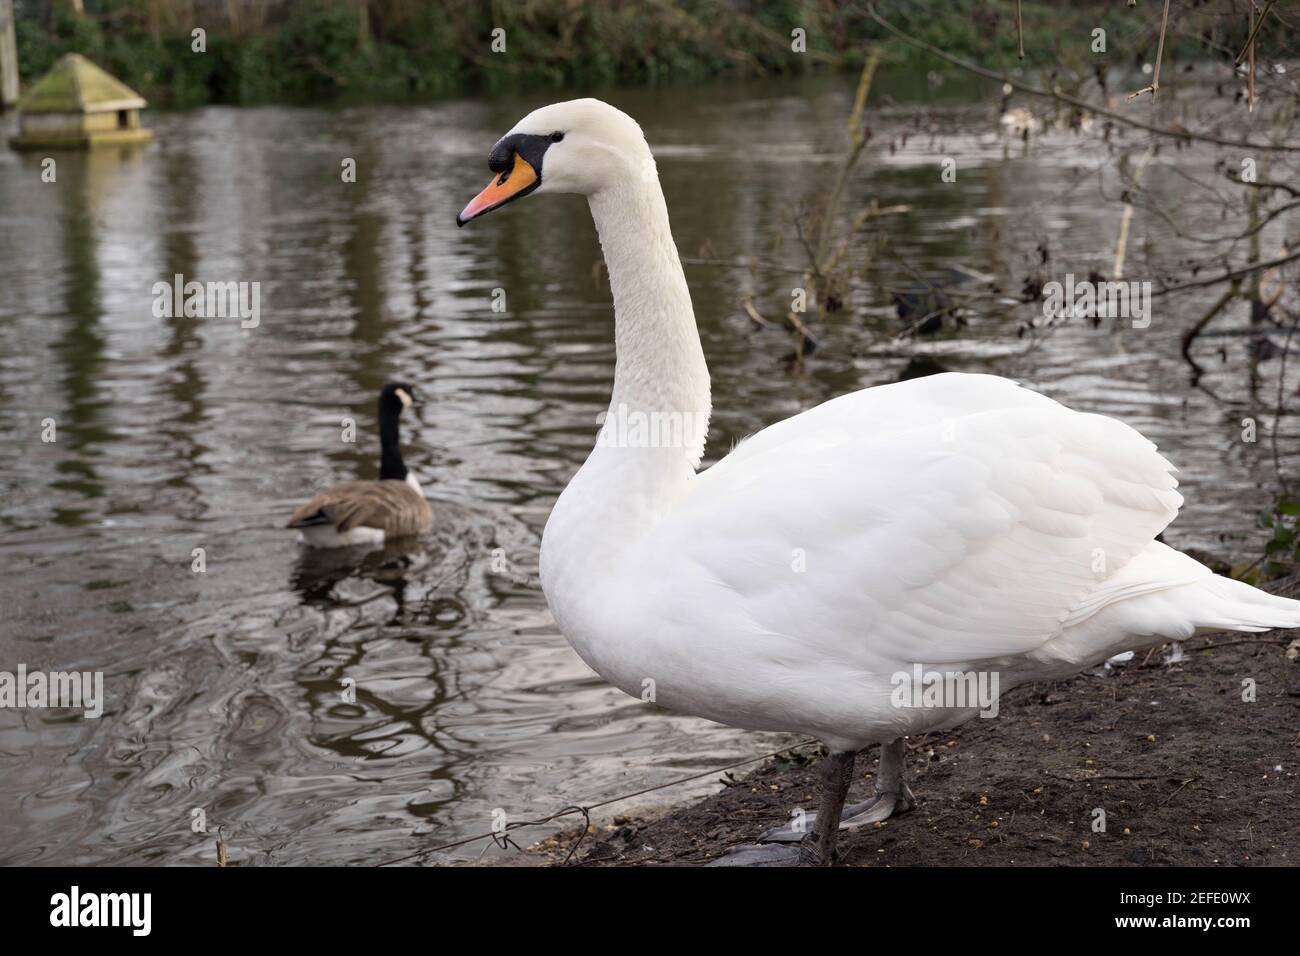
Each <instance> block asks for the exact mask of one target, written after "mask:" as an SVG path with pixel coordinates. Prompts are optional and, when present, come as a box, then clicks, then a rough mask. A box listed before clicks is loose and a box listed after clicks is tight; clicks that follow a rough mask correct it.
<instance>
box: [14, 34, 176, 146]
mask: <svg viewBox="0 0 1300 956" xmlns="http://www.w3.org/2000/svg"><path fill="white" fill-rule="evenodd" d="M144 107H145V101H144V99H143V97H141V96H140V94H139V93H137V92H135V90H133V89H131V88H130V87H129V86H127V85H126V84H125V83H123V82H122V81H121V80H119V79H117V78H116V77H114V76H111V75H109V74H108V73H106V72H104V71H103V70H101V69H100V68H99V67H97V66H96V65H95V64H94V63H91V62H90V61H89V60H87V59H86V58H85V57H84V56H82V55H80V54H79V53H69V54H67V55H66V56H64V57H63V58H62V59H61V60H59V62H58V63H56V64H54V68H53V69H51V70H50V72H48V73H46V74H45V75H44V76H43V77H41V78H40V79H39V80H37V81H36V83H35V84H34V85H33V86H32V87H31V88H30V89H28V90H27V92H26V93H24V94H23V95H22V96H21V97H20V98H19V100H18V135H17V136H16V137H14V138H13V139H12V140H10V141H9V145H10V146H12V147H13V148H14V149H58V148H70V149H86V148H88V147H91V146H101V145H117V144H119V143H140V142H144V141H146V140H148V139H149V138H150V137H151V136H152V135H153V134H152V133H150V132H149V130H147V129H144V128H143V127H142V126H141V125H140V111H141V110H142V109H144Z"/></svg>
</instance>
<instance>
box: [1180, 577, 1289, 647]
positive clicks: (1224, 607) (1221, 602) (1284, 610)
mask: <svg viewBox="0 0 1300 956" xmlns="http://www.w3.org/2000/svg"><path fill="white" fill-rule="evenodd" d="M1195 587H1196V590H1197V591H1198V592H1199V595H1200V599H1199V600H1198V601H1197V605H1196V606H1195V607H1192V608H1189V611H1191V612H1192V623H1193V624H1194V625H1195V626H1196V629H1197V630H1198V631H1246V632H1249V633H1258V632H1260V631H1270V630H1272V629H1274V628H1291V627H1300V601H1293V600H1291V599H1290V598H1284V597H1278V596H1277V595H1276V594H1268V593H1266V592H1264V591H1261V590H1259V588H1253V587H1251V586H1250V585H1249V584H1246V583H1244V582H1242V581H1234V580H1233V579H1232V578H1223V577H1219V576H1218V575H1215V576H1213V577H1210V578H1205V579H1203V580H1201V581H1198V582H1197V584H1196V585H1195Z"/></svg>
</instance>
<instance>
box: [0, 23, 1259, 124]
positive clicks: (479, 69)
mask: <svg viewBox="0 0 1300 956" xmlns="http://www.w3.org/2000/svg"><path fill="white" fill-rule="evenodd" d="M877 6H878V8H879V9H880V11H881V13H882V14H883V15H884V16H886V17H888V18H889V19H890V20H891V21H893V22H895V23H896V24H898V25H900V26H902V27H904V28H905V29H907V30H908V31H909V32H911V33H913V34H914V35H916V36H918V37H920V38H921V39H924V40H926V41H927V42H929V43H931V44H933V45H935V46H938V47H940V48H942V49H944V50H946V51H948V52H949V53H953V54H956V55H959V56H964V57H967V58H970V59H975V60H978V61H979V62H981V63H983V64H985V65H994V66H998V65H1009V64H1012V63H1015V62H1016V29H1015V4H1014V3H1012V2H1005V0H882V2H880V3H878V4H877ZM232 7H233V8H235V9H234V10H233V11H232ZM1023 7H1024V27H1025V48H1026V51H1027V57H1026V60H1025V65H1026V66H1027V67H1029V68H1031V69H1038V68H1050V67H1051V66H1053V65H1056V64H1060V63H1062V62H1065V60H1067V59H1068V57H1067V56H1066V54H1065V52H1064V51H1065V50H1070V51H1075V52H1072V53H1071V54H1069V56H1070V57H1073V58H1075V59H1077V58H1078V55H1079V54H1078V51H1083V52H1084V53H1086V51H1087V44H1088V38H1089V35H1090V32H1091V30H1092V29H1093V28H1094V27H1096V26H1098V25H1103V26H1105V28H1106V30H1107V33H1108V41H1109V45H1110V47H1111V49H1113V50H1115V51H1128V52H1127V53H1124V54H1119V55H1118V56H1117V63H1121V64H1122V65H1128V64H1127V63H1123V62H1122V61H1123V60H1124V59H1125V57H1130V58H1133V59H1137V60H1140V59H1142V58H1143V57H1145V58H1147V59H1151V58H1153V57H1154V54H1155V34H1156V23H1155V22H1154V21H1155V18H1156V17H1157V15H1158V10H1157V7H1158V5H1156V4H1153V3H1148V4H1147V5H1146V8H1145V10H1138V11H1135V10H1134V9H1132V8H1129V7H1127V4H1126V3H1125V0H1095V2H1071V3H1068V4H1067V3H1052V2H1038V0H1027V2H1025V3H1024V4H1023ZM84 8H85V13H84V15H82V14H78V13H76V12H75V11H74V10H73V8H72V5H71V3H69V2H68V0H16V9H17V13H18V21H17V31H18V48H19V67H20V71H21V74H22V77H23V80H24V82H25V83H30V82H32V81H33V80H34V79H36V78H38V77H39V76H40V75H41V74H42V73H44V72H45V71H46V70H47V69H49V67H50V66H51V65H52V64H53V63H54V61H55V60H56V59H58V57H59V56H61V55H62V54H64V53H66V52H69V51H75V52H78V53H82V54H84V55H86V56H88V57H90V58H91V59H93V60H95V61H96V62H97V63H99V64H100V65H102V66H104V67H105V68H107V69H108V70H109V71H110V72H112V73H114V74H115V75H117V76H118V77H120V78H121V79H122V80H124V81H125V82H126V83H128V84H129V85H131V86H133V87H135V88H136V89H137V90H139V91H140V92H141V93H142V94H144V95H145V96H146V97H147V98H148V99H149V100H150V101H151V102H152V103H154V104H155V105H165V106H192V105H198V104H203V103H214V102H215V103H257V102H266V101H276V100H283V101H299V100H308V99H320V98H321V97H333V96H340V95H342V96H354V97H362V98H401V97H419V96H430V95H445V94H450V93H458V92H467V91H473V90H475V89H499V88H503V87H524V86H527V87H534V88H537V87H541V88H556V89H558V88H564V89H566V90H582V89H595V88H599V87H601V86H609V85H615V84H669V83H673V84H676V83H690V82H697V81H700V80H704V79H708V78H712V77H718V76H769V75H776V74H790V73H801V72H810V71H824V70H836V69H857V68H858V67H860V66H861V64H862V61H863V59H864V56H865V51H866V48H867V47H868V46H869V44H870V43H871V42H872V41H873V40H878V39H883V38H884V33H883V31H882V30H881V28H880V27H879V26H878V25H877V24H876V23H875V22H874V21H872V20H871V19H870V18H869V17H868V16H867V13H866V4H865V3H863V2H845V0H683V2H677V3H673V2H668V0H635V2H634V0H265V2H262V3H260V4H248V3H245V4H243V5H242V6H241V5H240V4H238V3H236V4H228V3H226V2H224V0H222V2H218V0H84ZM240 11H242V12H240ZM1226 11H1228V8H1227V7H1224V8H1223V9H1222V10H1220V9H1216V5H1215V4H1213V3H1209V4H1198V5H1197V8H1196V10H1194V11H1180V17H1182V19H1180V22H1179V24H1178V26H1179V28H1180V30H1179V32H1178V33H1177V34H1175V35H1173V36H1172V37H1171V41H1170V48H1169V49H1167V50H1166V55H1167V56H1169V55H1172V56H1174V57H1176V58H1177V57H1180V56H1188V55H1205V54H1204V51H1203V50H1202V49H1200V47H1201V45H1202V43H1203V41H1204V40H1206V39H1213V40H1215V41H1217V42H1218V43H1220V44H1223V45H1231V44H1232V43H1234V42H1236V39H1237V38H1238V37H1239V36H1244V33H1245V24H1244V22H1239V21H1241V20H1242V18H1241V17H1235V18H1234V17H1228V16H1225V12H1226ZM1192 17H1195V18H1196V20H1195V22H1192V21H1191V19H1190V18H1192ZM195 27H203V28H204V29H205V30H206V32H207V38H206V39H207V52H206V53H202V54H200V53H194V52H192V51H191V31H192V30H193V29H194V28H195ZM498 27H499V28H502V29H504V30H505V31H506V44H507V48H506V52H505V53H493V52H491V50H490V46H489V44H490V40H491V36H492V31H493V29H495V28H498ZM796 27H800V28H802V29H804V30H805V31H806V36H807V52H806V53H804V54H797V53H794V52H793V51H792V50H791V31H792V30H793V29H795V28H796ZM1065 41H1069V42H1068V43H1067V42H1065ZM1262 42H1264V41H1263V40H1262V41H1261V43H1262ZM890 55H891V57H892V58H894V59H902V60H911V61H922V62H923V61H925V60H927V59H928V57H927V56H926V54H924V53H920V52H918V51H915V50H913V49H912V48H910V47H906V46H903V45H902V44H892V45H891V46H890Z"/></svg>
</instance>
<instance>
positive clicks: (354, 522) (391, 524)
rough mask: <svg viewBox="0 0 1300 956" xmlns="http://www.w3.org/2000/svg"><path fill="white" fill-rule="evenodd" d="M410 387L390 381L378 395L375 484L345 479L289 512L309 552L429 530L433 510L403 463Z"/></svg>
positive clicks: (412, 393) (378, 543)
mask: <svg viewBox="0 0 1300 956" xmlns="http://www.w3.org/2000/svg"><path fill="white" fill-rule="evenodd" d="M414 396H415V389H414V388H413V387H412V386H410V385H406V384H404V383H400V382H390V383H389V384H387V385H385V386H384V387H383V389H382V390H381V391H380V392H379V444H380V459H379V480H378V481H345V482H342V483H341V484H337V485H333V486H331V487H329V488H326V489H325V490H324V491H322V492H321V493H320V494H318V495H316V497H315V498H312V499H311V501H309V502H307V503H306V504H305V505H303V506H302V507H301V508H299V509H298V510H297V511H295V512H294V513H293V516H292V517H291V518H290V519H289V524H288V527H290V528H296V529H297V530H298V531H299V532H301V533H302V540H303V543H304V544H307V545H309V546H310V547H313V548H344V547H349V546H351V545H369V546H371V547H379V546H381V545H383V543H384V542H385V541H387V540H391V539H393V538H401V537H405V536H407V535H414V534H420V533H421V532H424V531H428V530H429V529H430V528H431V527H432V526H433V509H432V508H430V507H429V502H428V501H427V500H426V499H425V497H424V492H423V491H421V490H420V483H419V482H418V481H416V480H415V475H414V473H412V472H411V471H410V470H409V469H408V468H407V467H406V464H405V463H404V462H403V461H402V449H401V446H400V444H399V441H398V424H397V423H398V418H400V417H401V414H402V409H404V408H409V407H410V405H411V403H412V402H413V401H414Z"/></svg>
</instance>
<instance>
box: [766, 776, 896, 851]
mask: <svg viewBox="0 0 1300 956" xmlns="http://www.w3.org/2000/svg"><path fill="white" fill-rule="evenodd" d="M915 806H916V797H914V796H913V795H912V790H911V788H910V787H908V785H907V784H905V783H904V784H902V789H901V790H898V791H895V792H893V793H878V794H876V795H875V796H874V797H870V798H869V799H867V800H863V801H862V802H861V803H854V804H851V805H850V806H847V807H845V808H844V816H843V817H841V818H840V829H841V830H852V829H853V828H854V827H861V826H866V825H867V824H869V823H883V822H884V821H886V820H888V819H889V818H890V817H896V816H898V815H900V814H903V813H906V812H907V811H908V810H911V809H912V808H913V807H915ZM816 822H817V814H816V813H810V814H808V815H807V816H806V817H804V820H803V830H796V829H795V828H794V824H786V825H785V826H783V827H773V828H772V829H770V830H766V831H764V832H763V834H762V835H761V836H759V838H758V842H759V843H798V842H799V841H800V840H802V839H803V838H804V836H806V835H807V828H808V827H810V826H812V825H813V824H814V823H816Z"/></svg>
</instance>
